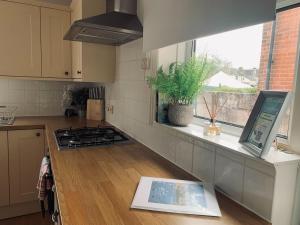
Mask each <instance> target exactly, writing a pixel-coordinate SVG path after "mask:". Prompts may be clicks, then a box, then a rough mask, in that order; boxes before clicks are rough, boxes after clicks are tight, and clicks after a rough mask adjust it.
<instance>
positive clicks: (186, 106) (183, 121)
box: [148, 57, 211, 126]
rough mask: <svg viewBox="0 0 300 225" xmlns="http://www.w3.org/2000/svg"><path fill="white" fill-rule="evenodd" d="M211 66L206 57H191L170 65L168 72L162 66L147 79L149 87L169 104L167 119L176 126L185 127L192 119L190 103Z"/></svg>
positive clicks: (199, 89) (207, 75)
mask: <svg viewBox="0 0 300 225" xmlns="http://www.w3.org/2000/svg"><path fill="white" fill-rule="evenodd" d="M210 71H211V65H210V63H209V62H208V60H207V57H201V58H198V57H192V58H190V59H189V60H187V61H186V62H184V63H177V62H175V63H172V64H171V65H170V66H169V69H168V71H166V72H165V71H164V70H163V68H162V66H161V67H160V68H159V69H158V71H157V73H156V76H155V77H148V81H149V83H150V86H151V87H152V88H153V89H154V90H157V91H158V92H159V93H160V94H162V95H163V96H164V98H165V99H167V102H168V103H169V110H168V118H169V121H170V123H172V124H174V125H177V126H187V125H188V124H189V123H191V121H192V119H193V106H192V103H193V101H194V100H195V99H196V97H197V95H198V94H199V93H200V92H201V91H202V90H203V88H204V85H205V80H206V79H207V78H208V77H209V74H210Z"/></svg>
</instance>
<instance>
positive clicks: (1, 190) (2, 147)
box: [0, 131, 9, 207]
mask: <svg viewBox="0 0 300 225" xmlns="http://www.w3.org/2000/svg"><path fill="white" fill-rule="evenodd" d="M0 180H1V182H0V207H3V206H7V205H9V180H8V144H7V132H6V131H0Z"/></svg>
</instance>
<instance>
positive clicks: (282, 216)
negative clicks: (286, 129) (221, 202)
mask: <svg viewBox="0 0 300 225" xmlns="http://www.w3.org/2000/svg"><path fill="white" fill-rule="evenodd" d="M155 126H159V127H160V128H161V129H164V130H165V131H166V132H168V133H169V134H171V135H172V136H174V137H172V139H173V138H174V139H176V142H175V145H174V150H175V153H176V154H175V157H172V155H170V154H166V153H165V149H166V148H167V146H164V145H162V146H161V147H156V148H154V150H155V151H156V152H157V153H158V154H160V155H162V156H163V157H165V158H166V159H168V160H169V161H171V162H173V163H174V164H176V165H177V166H179V167H181V168H182V169H184V170H185V171H187V172H188V173H190V174H192V175H194V176H195V177H197V178H198V179H200V180H202V181H204V182H208V183H212V184H214V186H215V188H216V190H218V191H219V192H221V193H223V194H225V195H226V196H228V197H229V198H230V199H232V200H233V201H235V202H237V203H238V204H240V205H242V206H244V207H246V208H247V209H249V210H251V211H253V212H254V213H255V214H257V215H259V216H260V217H262V218H264V219H266V220H267V221H270V222H272V224H273V225H283V224H284V225H290V224H291V223H292V217H293V213H294V212H293V210H294V204H295V202H296V200H295V198H296V197H295V191H296V189H297V185H296V182H297V173H298V171H300V165H299V156H297V155H294V156H293V155H290V154H286V153H283V152H279V151H275V150H274V149H272V151H271V152H270V153H269V155H268V158H267V159H265V160H262V159H259V158H255V157H254V156H252V155H250V154H249V153H247V152H246V151H245V150H243V149H240V148H239V147H236V146H238V145H239V144H238V138H233V137H231V136H230V135H229V136H230V137H229V136H226V134H223V142H225V143H226V144H227V145H228V146H233V147H225V146H223V145H218V144H216V143H214V141H211V140H202V139H201V138H197V137H193V136H190V135H187V134H184V133H183V132H177V131H176V132H174V129H173V128H167V126H165V125H158V124H155ZM224 136H226V138H224ZM218 138H219V137H217V138H216V139H218ZM204 139H205V138H204ZM208 139H209V138H208ZM216 139H215V141H216ZM227 139H228V142H227V141H226V140H227ZM170 140H171V139H170ZM164 144H167V142H165V143H164Z"/></svg>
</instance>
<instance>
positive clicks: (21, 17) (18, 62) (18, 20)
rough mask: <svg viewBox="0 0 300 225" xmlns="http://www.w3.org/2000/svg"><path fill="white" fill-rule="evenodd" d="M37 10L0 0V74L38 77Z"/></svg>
mask: <svg viewBox="0 0 300 225" xmlns="http://www.w3.org/2000/svg"><path fill="white" fill-rule="evenodd" d="M40 22H41V21H40V8H39V7H36V6H30V5H25V4H19V3H13V2H8V1H0V29H1V35H0V49H1V51H0V62H1V63H0V75H7V76H30V77H40V76H41V41H40V40H41V32H40V31H41V30H40V27H41V24H40Z"/></svg>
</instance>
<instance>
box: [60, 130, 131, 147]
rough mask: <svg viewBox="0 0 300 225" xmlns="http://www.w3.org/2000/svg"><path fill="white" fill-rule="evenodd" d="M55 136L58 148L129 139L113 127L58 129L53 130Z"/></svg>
mask: <svg viewBox="0 0 300 225" xmlns="http://www.w3.org/2000/svg"><path fill="white" fill-rule="evenodd" d="M55 137H56V142H57V145H58V148H59V150H75V149H78V148H86V147H94V146H107V145H112V144H116V143H124V142H128V141H129V138H128V137H126V135H125V134H124V133H122V132H121V131H118V130H116V129H115V128H113V127H83V128H76V129H73V128H68V129H59V130H56V131H55Z"/></svg>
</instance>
